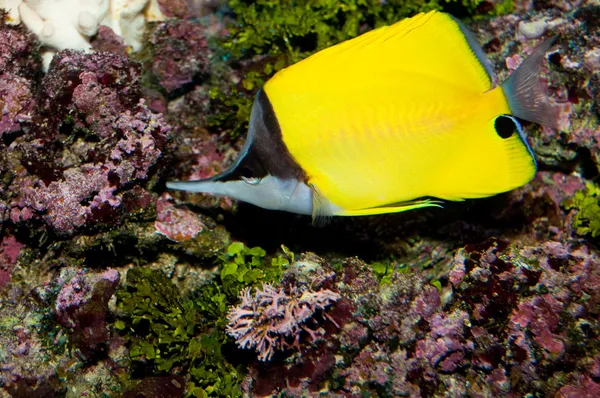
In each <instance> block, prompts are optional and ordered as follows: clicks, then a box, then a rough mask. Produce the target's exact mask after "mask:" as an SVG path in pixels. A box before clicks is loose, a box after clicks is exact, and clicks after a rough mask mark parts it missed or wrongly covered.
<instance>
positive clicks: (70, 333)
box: [0, 0, 600, 397]
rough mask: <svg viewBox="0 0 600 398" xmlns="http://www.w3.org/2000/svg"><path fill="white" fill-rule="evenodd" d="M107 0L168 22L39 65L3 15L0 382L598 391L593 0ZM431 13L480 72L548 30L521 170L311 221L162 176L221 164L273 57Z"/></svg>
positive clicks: (596, 21)
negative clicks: (470, 189) (365, 212)
mask: <svg viewBox="0 0 600 398" xmlns="http://www.w3.org/2000/svg"><path fill="white" fill-rule="evenodd" d="M13 3H14V4H16V5H18V4H20V3H21V2H20V1H15V2H11V1H5V2H0V5H5V4H8V6H9V7H12V6H14V4H13ZM23 3H29V2H28V1H24V2H23ZM42 3H45V2H43V1H42V2H40V4H42ZM76 3H77V4H79V3H78V2H73V4H76ZM100 3H102V4H104V3H107V2H99V4H100ZM109 3H110V4H117V5H122V6H124V7H125V6H127V4H129V6H130V7H133V6H134V5H137V6H138V7H141V5H143V4H149V5H148V6H147V7H150V5H152V7H154V8H153V9H152V10H154V11H153V12H160V15H162V17H161V18H160V19H161V21H155V22H152V20H151V19H148V18H146V19H144V21H143V23H144V26H145V35H144V36H143V37H142V38H140V39H139V40H138V42H137V43H138V44H139V45H136V50H138V51H136V52H131V47H129V48H128V47H127V45H128V41H127V38H125V40H124V37H122V35H123V32H124V31H123V30H119V29H115V26H112V29H111V25H110V24H108V25H104V24H100V25H99V26H97V28H98V29H97V33H96V34H89V35H86V36H85V40H86V43H87V42H88V40H89V46H90V47H91V48H93V49H94V51H91V49H90V48H87V47H86V50H87V51H88V52H86V53H83V52H79V51H75V50H73V49H62V48H68V47H69V46H68V44H64V43H62V44H61V43H59V44H60V45H57V46H55V47H53V48H54V49H61V50H62V51H58V50H57V53H56V56H55V57H54V58H53V60H52V61H51V62H50V63H49V64H47V63H46V64H47V66H48V68H47V71H45V70H44V69H45V65H46V64H44V62H43V61H44V59H45V60H46V61H47V60H48V59H47V58H44V59H43V57H44V56H45V55H44V54H47V50H48V48H47V47H44V46H47V45H48V43H46V42H43V41H42V42H41V43H40V42H38V41H36V40H37V36H36V35H38V34H39V33H40V32H29V31H28V26H26V25H27V24H26V25H15V24H14V22H15V19H14V10H15V8H14V7H12V8H11V9H12V12H13V14H5V15H2V18H3V19H6V21H10V22H11V23H12V24H9V23H5V22H0V109H1V110H2V112H1V113H0V222H1V226H0V397H4V396H6V397H10V396H12V397H81V396H87V397H89V396H97V397H104V396H111V397H112V396H115V397H184V396H187V397H192V396H195V397H219V396H223V397H236V396H286V397H294V396H298V397H306V396H311V397H314V396H332V397H363V396H372V397H375V396H381V397H397V396H414V397H522V396H529V397H542V396H549V397H598V396H600V289H599V288H600V251H599V250H600V249H599V244H600V240H599V239H600V185H599V184H600V181H599V178H598V177H599V176H600V128H599V127H598V118H599V116H600V108H599V106H598V104H599V103H600V98H599V96H600V94H599V93H600V80H599V79H600V32H599V28H598V27H599V26H600V6H599V5H598V4H597V2H595V1H593V0H587V1H585V0H572V1H559V0H545V1H541V0H533V1H521V0H514V1H512V0H503V1H501V0H455V1H446V0H444V1H441V0H430V1H427V2H421V1H411V0H391V1H383V2H382V1H378V0H364V1H363V0H360V1H353V0H348V1H343V2H302V1H300V2H292V1H287V0H259V1H254V2H249V1H240V0H231V1H229V2H221V1H185V0H181V1H151V2H142V1H132V2H127V1H123V2H112V1H111V2H109ZM36 4H37V3H36ZM46 4H47V3H46ZM36 7H38V6H36ZM40 7H41V8H40V10H42V9H44V8H43V7H42V6H40ZM44 7H45V6H44ZM157 7H158V8H157ZM34 8H35V7H34ZM36 9H37V8H36ZM132 9H133V8H132ZM429 9H442V10H445V11H447V12H450V13H453V14H454V15H455V16H456V17H458V18H459V19H461V20H462V21H463V22H464V23H465V24H466V25H467V26H468V27H469V28H470V29H471V30H472V31H473V32H474V33H475V36H476V37H477V38H478V40H479V41H480V43H482V46H483V49H484V51H485V52H486V54H487V55H488V57H489V59H490V60H491V62H492V64H493V65H494V68H495V70H496V72H497V75H498V81H502V80H504V79H505V78H506V77H507V76H508V75H509V74H510V73H511V72H512V71H514V70H515V69H516V68H517V67H518V65H519V64H520V62H521V61H522V60H523V59H524V57H525V56H526V54H527V53H529V52H530V51H531V50H532V49H533V48H534V46H535V45H536V44H537V43H539V42H540V41H541V40H543V39H545V38H548V37H551V36H554V35H556V36H558V40H557V43H556V45H555V47H554V48H553V49H552V50H551V51H550V52H549V54H548V57H547V59H548V62H547V63H545V64H544V68H545V69H544V73H543V84H545V85H546V86H547V92H548V94H549V96H550V98H551V101H552V104H553V106H554V107H555V109H556V115H557V118H558V121H559V127H560V128H559V129H557V130H553V129H549V128H546V127H540V126H536V125H529V124H527V125H525V130H526V135H527V137H528V140H529V143H530V144H531V147H532V149H533V151H534V152H535V154H536V157H537V159H538V163H539V171H538V173H537V175H536V177H535V179H534V180H533V181H532V182H531V183H529V184H528V185H526V186H524V187H522V188H520V189H517V190H515V191H513V192H509V193H506V194H503V195H498V196H496V197H493V198H489V199H481V200H472V201H466V202H462V203H447V204H445V205H444V209H433V210H423V211H414V212H410V213H404V214H396V215H387V216H378V217H362V218H346V219H334V220H332V222H331V223H330V224H329V225H327V226H325V227H318V228H317V227H313V226H312V225H311V221H310V219H309V218H307V217H303V216H296V215H292V214H280V213H275V212H269V211H265V210H261V209H258V208H255V207H252V206H249V205H244V204H239V203H235V202H232V201H231V200H229V199H226V198H220V199H219V198H213V197H209V196H203V195H194V194H186V193H181V192H176V193H173V192H167V190H166V188H165V184H164V183H165V181H166V180H168V179H198V178H206V177H209V176H211V175H214V174H215V173H218V172H220V171H222V170H223V169H224V168H225V167H227V166H228V165H229V164H230V163H231V161H232V160H233V158H234V157H235V155H236V154H237V152H238V151H239V149H240V148H241V145H242V143H243V140H244V137H245V129H246V127H247V120H248V117H249V114H250V106H251V104H252V101H253V97H254V95H255V93H256V92H257V90H258V89H259V88H260V87H261V85H262V84H263V83H264V82H265V81H266V80H267V79H268V78H269V77H270V76H271V75H272V74H274V73H275V72H276V71H277V70H279V69H281V68H283V67H285V66H287V65H289V64H291V63H294V62H296V61H298V60H300V59H302V58H304V57H306V56H308V55H310V54H311V53H313V52H315V51H318V50H319V49H322V48H325V47H327V46H329V45H332V44H334V43H337V42H339V41H341V40H345V39H348V38H351V37H354V36H356V35H358V34H360V33H362V32H365V31H368V30H369V29H372V28H374V27H377V26H380V25H383V24H388V23H392V22H394V21H396V20H399V19H401V18H404V17H407V16H410V15H412V14H414V13H415V12H418V11H424V10H429ZM111 10H112V11H111V12H114V10H113V9H111ZM157 10H158V11H157ZM150 11H151V10H150V9H144V10H142V9H141V8H140V9H137V11H136V13H138V14H140V15H148V13H149V12H150ZM11 15H13V17H11ZM52 18H54V19H52V22H53V23H54V24H55V25H57V26H60V21H59V19H60V16H59V15H58V14H57V15H54V14H52ZM57 18H58V20H57ZM68 23H69V24H71V25H72V23H73V21H71V20H70V21H68ZM71 25H69V26H71ZM94 26H96V25H94ZM71 27H72V26H71ZM132 28H135V27H132ZM129 45H130V44H129ZM86 46H87V45H86ZM52 51H53V52H55V51H54V50H52ZM349 84H351V82H349Z"/></svg>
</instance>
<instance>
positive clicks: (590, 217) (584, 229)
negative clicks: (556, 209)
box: [562, 183, 600, 238]
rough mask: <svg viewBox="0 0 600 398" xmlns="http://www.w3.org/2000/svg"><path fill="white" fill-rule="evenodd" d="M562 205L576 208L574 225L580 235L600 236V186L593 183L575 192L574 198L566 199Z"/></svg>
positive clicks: (568, 208)
mask: <svg viewBox="0 0 600 398" xmlns="http://www.w3.org/2000/svg"><path fill="white" fill-rule="evenodd" d="M562 206H563V207H564V208H565V209H567V210H571V209H576V210H577V214H576V215H575V218H574V219H573V227H574V228H575V229H576V230H577V233H578V234H579V235H591V236H592V238H596V237H598V236H600V187H599V186H597V185H594V184H592V183H588V184H587V188H586V189H582V190H580V191H577V192H575V195H573V197H572V198H569V199H567V200H565V201H564V202H563V203H562Z"/></svg>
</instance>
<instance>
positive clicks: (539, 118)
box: [502, 36, 558, 128]
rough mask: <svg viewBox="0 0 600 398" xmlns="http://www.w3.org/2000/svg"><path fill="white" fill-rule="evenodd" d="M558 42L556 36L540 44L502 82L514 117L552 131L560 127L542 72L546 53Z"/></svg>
mask: <svg viewBox="0 0 600 398" xmlns="http://www.w3.org/2000/svg"><path fill="white" fill-rule="evenodd" d="M556 39H557V36H554V37H552V38H550V39H548V40H546V41H544V42H542V43H541V44H540V45H538V46H537V47H536V48H535V49H534V50H533V52H532V53H531V54H530V55H529V56H528V57H527V58H526V59H525V61H523V63H522V64H521V65H520V66H519V67H518V68H517V70H516V71H515V72H514V73H513V74H512V75H510V76H509V77H508V79H506V81H505V82H504V83H502V88H503V90H504V94H505V95H506V98H507V99H508V106H509V107H510V110H511V111H512V114H513V115H514V116H516V117H518V118H521V119H524V120H527V121H530V122H534V123H537V124H541V125H543V126H547V127H551V128H558V121H557V119H556V116H555V111H554V110H553V108H552V106H551V105H550V104H549V103H548V97H547V95H546V93H545V90H544V87H542V84H541V83H540V72H541V66H542V61H543V60H544V58H545V55H546V52H547V51H548V50H549V49H550V48H551V47H552V46H553V45H554V43H555V42H556Z"/></svg>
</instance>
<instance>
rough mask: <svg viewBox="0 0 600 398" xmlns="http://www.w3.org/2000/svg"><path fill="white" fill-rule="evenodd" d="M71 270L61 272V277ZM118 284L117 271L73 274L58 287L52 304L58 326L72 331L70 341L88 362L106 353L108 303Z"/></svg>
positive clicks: (81, 271)
mask: <svg viewBox="0 0 600 398" xmlns="http://www.w3.org/2000/svg"><path fill="white" fill-rule="evenodd" d="M71 272H72V270H70V269H68V268H66V269H63V275H69V273H71ZM118 283H119V272H117V271H116V270H114V269H108V270H106V271H104V272H102V273H87V272H85V271H83V270H79V271H76V273H75V275H73V276H72V277H71V278H70V279H69V280H67V281H66V282H65V283H64V284H63V285H62V287H61V288H60V290H59V292H58V295H57V297H56V301H55V304H54V312H55V314H56V318H57V321H58V323H59V324H61V325H62V326H64V327H66V328H69V329H70V330H71V342H72V344H73V345H74V346H75V347H76V348H77V349H78V350H79V352H80V355H81V357H83V359H86V360H90V359H92V358H93V356H94V355H97V354H99V353H102V352H104V351H105V350H106V347H107V345H108V343H109V332H108V328H107V326H108V323H107V314H108V300H109V299H110V298H111V297H112V295H113V294H114V292H115V289H116V287H117V284H118Z"/></svg>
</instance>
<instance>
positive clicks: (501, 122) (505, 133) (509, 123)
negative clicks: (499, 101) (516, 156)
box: [494, 116, 519, 139]
mask: <svg viewBox="0 0 600 398" xmlns="http://www.w3.org/2000/svg"><path fill="white" fill-rule="evenodd" d="M516 123H517V122H516V121H515V120H514V119H513V118H512V117H508V116H498V117H497V118H496V120H495V121H494V128H495V129H496V133H497V134H498V135H499V136H500V138H503V139H507V138H510V137H512V135H513V134H514V133H516V132H517V131H519V130H518V129H519V127H518V126H517V124H516Z"/></svg>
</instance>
